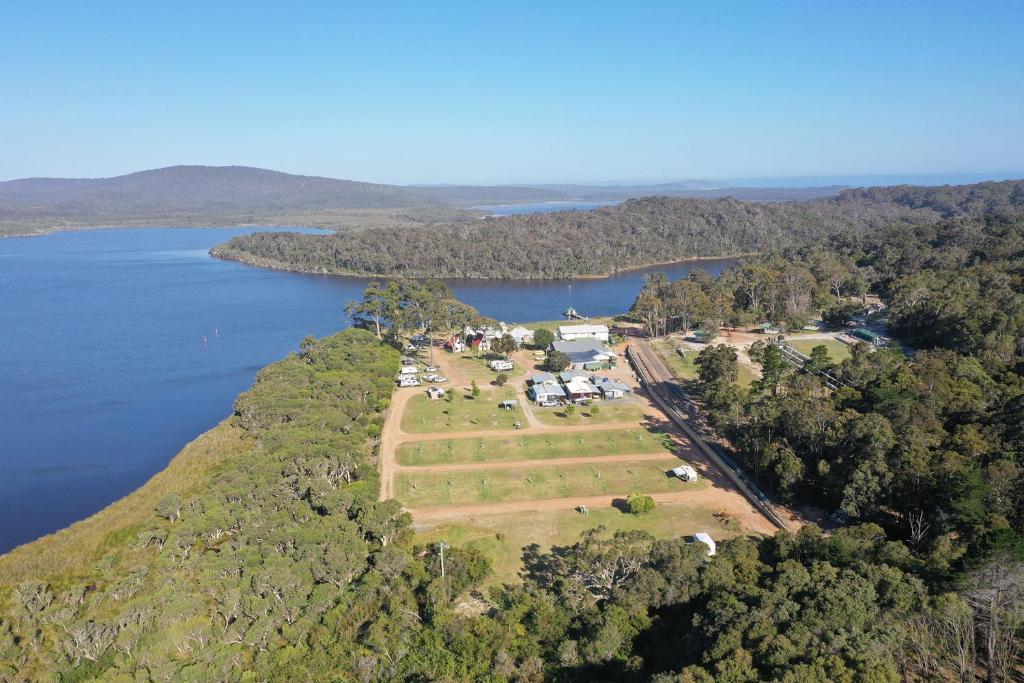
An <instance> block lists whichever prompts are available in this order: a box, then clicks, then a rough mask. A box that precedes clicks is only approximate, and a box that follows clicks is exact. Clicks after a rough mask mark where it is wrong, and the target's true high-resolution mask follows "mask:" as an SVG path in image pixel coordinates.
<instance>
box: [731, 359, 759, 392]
mask: <svg viewBox="0 0 1024 683" xmlns="http://www.w3.org/2000/svg"><path fill="white" fill-rule="evenodd" d="M755 379H757V375H755V374H754V371H753V370H752V369H750V366H748V365H744V364H743V363H739V364H738V366H737V372H736V384H738V385H739V386H740V387H741V388H743V389H749V388H750V383H751V382H753V381H754V380H755Z"/></svg>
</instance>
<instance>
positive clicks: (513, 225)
mask: <svg viewBox="0 0 1024 683" xmlns="http://www.w3.org/2000/svg"><path fill="white" fill-rule="evenodd" d="M1022 196H1024V182H1016V181H1007V182H1000V183H981V184H978V185H964V186H954V187H937V188H921V187H895V188H872V189H870V190H851V191H847V192H843V193H842V194H840V195H839V196H838V197H832V198H827V199H815V200H811V201H806V202H775V203H767V202H766V203H756V202H743V201H739V200H735V199H679V198H669V197H649V198H645V199H633V200H629V201H627V202H625V203H623V204H621V205H619V206H615V207H607V208H602V209H596V210H593V211H570V212H556V213H538V214H528V215H520V216H506V217H501V218H490V219H486V220H480V221H477V222H475V223H458V224H454V225H429V226H423V227H413V228H395V229H374V230H366V231H362V232H358V231H357V232H345V233H339V234H337V235H331V236H317V235H303V234H297V233H256V234H252V235H246V236H241V237H236V238H234V239H233V240H231V241H230V242H228V243H226V244H224V245H221V246H218V247H216V248H215V249H214V250H213V252H212V253H213V254H214V255H216V256H220V257H222V258H230V259H235V260H239V261H243V262H246V263H251V264H254V265H263V266H271V267H275V268H283V269H287V270H297V271H304V272H316V273H341V274H360V275H370V276H378V275H380V276H396V277H419V278H437V277H450V278H509V279H533V278H559V277H570V276H576V275H594V274H610V273H614V272H617V271H619V270H621V269H624V268H631V267H636V266H641V265H647V264H651V263H666V262H669V261H675V260H679V259H684V258H688V257H694V256H724V255H731V254H741V253H750V252H759V251H763V250H765V249H772V248H778V247H782V246H786V245H794V244H802V243H805V242H808V241H811V240H817V241H825V240H827V239H828V237H830V236H832V235H836V234H839V233H843V232H850V231H852V232H863V231H865V230H868V229H871V228H875V227H879V226H883V225H888V224H890V223H892V222H895V221H902V222H907V223H910V224H928V223H934V222H936V221H938V220H941V219H942V218H948V217H956V216H964V215H968V216H975V215H980V214H981V213H1005V212H1007V211H1009V210H1011V209H1012V207H1014V206H1020V205H1021V204H1022V203H1024V199H1022ZM829 265H831V264H825V267H828V266H829ZM840 269H841V266H840ZM791 276H792V277H797V278H799V277H802V276H800V275H798V274H792V275H791ZM787 277H790V276H789V275H787ZM833 282H834V283H835V284H834V285H833V288H836V287H838V288H842V287H843V286H844V285H845V282H844V281H843V280H842V278H841V277H839V278H838V279H835V280H833ZM789 286H790V287H791V288H799V283H798V282H796V281H794V282H792V283H790V285H789ZM792 295H793V296H799V291H794V292H792ZM798 302H799V299H793V298H789V299H787V300H786V303H787V304H788V305H790V306H792V305H794V304H796V303H798Z"/></svg>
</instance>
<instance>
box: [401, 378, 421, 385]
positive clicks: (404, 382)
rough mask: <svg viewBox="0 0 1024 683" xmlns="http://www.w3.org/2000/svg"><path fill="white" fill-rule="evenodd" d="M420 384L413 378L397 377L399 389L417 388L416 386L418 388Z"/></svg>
mask: <svg viewBox="0 0 1024 683" xmlns="http://www.w3.org/2000/svg"><path fill="white" fill-rule="evenodd" d="M422 384H423V382H421V381H419V380H418V379H416V378H415V377H399V378H398V386H400V387H418V386H420V385H422Z"/></svg>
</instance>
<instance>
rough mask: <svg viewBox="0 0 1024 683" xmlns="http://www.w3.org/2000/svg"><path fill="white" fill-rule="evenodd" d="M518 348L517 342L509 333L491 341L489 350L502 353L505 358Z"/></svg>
mask: <svg viewBox="0 0 1024 683" xmlns="http://www.w3.org/2000/svg"><path fill="white" fill-rule="evenodd" d="M518 350H519V344H517V343H516V340H515V339H513V338H512V335H511V334H503V335H501V336H500V337H498V338H497V339H495V340H494V341H492V342H491V351H494V352H495V353H500V354H503V355H504V356H505V357H506V358H508V357H509V356H511V355H512V354H513V353H515V352H516V351H518Z"/></svg>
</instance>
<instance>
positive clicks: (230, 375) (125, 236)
mask: <svg viewBox="0 0 1024 683" xmlns="http://www.w3.org/2000/svg"><path fill="white" fill-rule="evenodd" d="M246 232H252V230H243V229H222V228H206V229H184V228H169V229H164V228H134V229H114V230H90V231H79V232H63V233H53V234H49V235H44V236H42V237H25V238H8V239H0V552H3V551H6V550H9V549H10V548H11V547H13V546H15V545H17V544H19V543H23V542H25V541H29V540H32V539H33V538H36V537H38V536H40V535H42V534H45V533H49V532H51V531H55V530H57V529H59V528H61V527H64V526H67V525H68V524H70V523H72V522H74V521H76V520H79V519H82V518H83V517H86V516H87V515H89V514H92V513H93V512H96V511H97V510H99V509H101V508H103V507H104V506H106V505H108V504H109V503H111V502H112V501H114V500H116V499H118V498H120V497H122V496H124V495H125V494H127V493H129V492H131V491H132V490H133V489H135V488H137V487H138V486H139V485H141V484H142V483H143V482H145V481H146V479H148V478H149V477H150V476H152V475H153V474H154V473H156V472H158V471H159V470H161V469H162V468H163V467H164V466H165V465H166V464H167V462H168V460H170V458H171V457H173V456H174V454H175V453H177V452H178V451H179V450H180V449H181V447H182V446H183V445H184V444H185V443H187V442H188V441H190V440H192V439H194V438H195V437H196V436H198V435H199V434H201V433H202V432H203V431H205V430H207V429H209V428H210V427H212V426H214V425H215V424H217V423H218V422H219V421H220V420H222V419H223V418H224V417H225V416H227V415H228V414H229V413H230V411H231V406H232V403H233V401H234V398H235V396H236V395H237V394H238V393H239V392H241V391H244V390H245V389H246V388H248V387H249V385H250V384H251V383H252V380H253V378H254V377H255V374H256V371H257V370H259V368H261V367H262V366H264V365H266V364H267V363H270V362H272V361H274V360H277V359H279V358H281V357H283V356H284V355H286V354H287V353H289V352H291V351H294V350H296V349H297V348H298V343H299V341H300V340H301V339H302V338H303V337H304V336H306V335H309V334H313V335H325V334H329V333H331V332H334V331H337V330H338V329H341V328H342V327H345V326H346V325H347V324H348V321H347V320H346V319H345V316H344V311H343V308H344V305H345V302H346V301H349V300H351V299H356V298H358V297H359V296H360V295H361V293H362V290H363V288H364V287H365V285H366V282H367V280H365V279H362V278H342V277H332V276H316V275H298V274H294V273H284V272H277V271H271V270H262V269H259V268H252V267H249V266H244V265H241V264H238V263H232V262H227V261H219V260H216V259H212V258H210V257H209V255H208V254H207V251H208V250H209V248H210V247H212V246H213V245H215V244H218V243H220V242H223V241H225V240H227V239H229V238H231V237H233V236H235V235H238V234H243V233H246ZM731 263H732V260H730V259H719V260H714V261H701V262H698V263H697V266H698V267H701V268H704V269H705V270H708V271H709V272H711V273H718V272H720V271H721V270H722V269H723V268H725V267H726V266H727V265H729V264H731ZM692 265H693V264H690V263H681V264H675V265H673V266H670V267H668V268H662V269H661V270H665V271H667V272H668V273H669V274H670V276H671V277H673V278H677V277H681V276H683V275H684V274H685V273H687V272H688V271H689V269H690V268H691V266H692ZM648 270H651V269H648ZM645 272H647V271H644V270H641V271H630V272H628V273H622V274H619V275H617V276H615V277H612V278H607V279H599V280H578V281H569V280H558V281H545V282H507V281H481V280H467V281H452V282H451V284H452V286H453V288H454V290H455V292H456V293H457V294H458V295H459V297H461V298H462V299H463V300H464V301H466V302H467V303H470V304H472V305H474V306H476V307H477V308H478V309H479V310H480V311H481V312H483V313H484V314H486V315H489V316H492V317H495V318H498V319H500V320H504V321H506V322H523V321H530V320H539V319H556V318H558V317H559V315H560V314H561V312H562V310H564V309H565V308H566V307H567V306H574V307H575V308H577V309H578V310H579V311H580V312H582V313H584V314H587V315H592V316H599V315H609V314H614V313H618V312H622V311H624V310H626V309H627V308H628V307H629V306H630V304H631V303H632V301H633V298H634V297H635V296H636V292H637V289H638V288H639V286H640V284H641V282H642V280H643V275H644V274H645Z"/></svg>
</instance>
